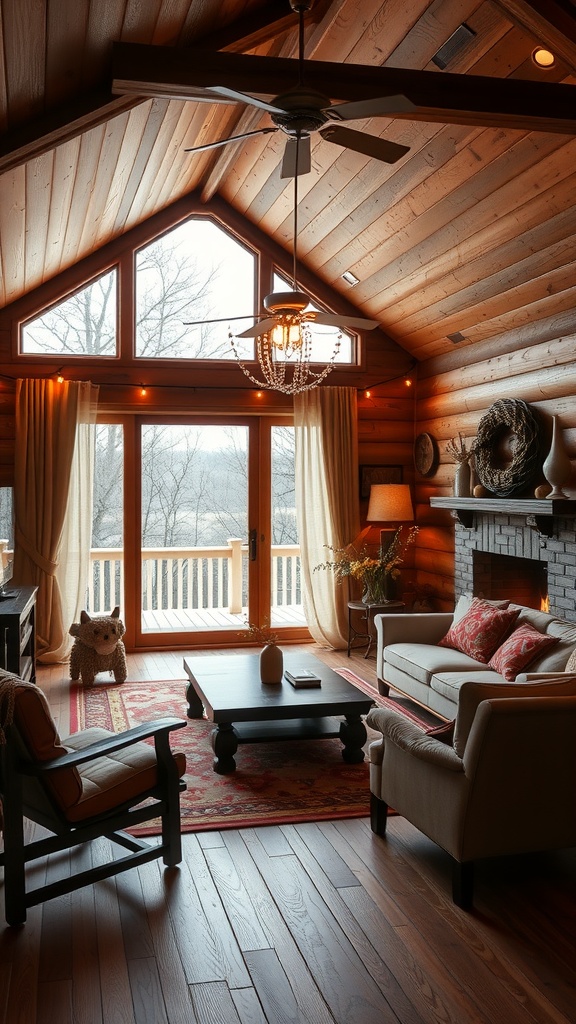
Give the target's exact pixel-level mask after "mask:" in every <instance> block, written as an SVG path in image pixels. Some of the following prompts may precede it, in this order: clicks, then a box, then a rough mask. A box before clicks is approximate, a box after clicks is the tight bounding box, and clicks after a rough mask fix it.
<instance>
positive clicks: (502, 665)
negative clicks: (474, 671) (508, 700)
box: [490, 622, 559, 682]
mask: <svg viewBox="0 0 576 1024" xmlns="http://www.w3.org/2000/svg"><path fill="white" fill-rule="evenodd" d="M558 642H559V637H556V636H547V635H546V634H544V633H539V632H538V630H537V629H534V626H531V625H529V623H527V622H524V623H523V624H522V625H521V626H518V629H515V630H514V632H513V633H511V634H510V636H509V637H508V639H507V640H505V641H504V643H503V644H502V645H501V646H500V647H499V648H498V650H497V651H495V652H494V654H493V655H492V657H491V659H490V668H493V669H494V671H495V672H499V673H500V675H502V676H504V679H507V680H508V681H509V682H512V680H514V679H516V676H517V675H518V673H519V672H521V671H522V669H523V668H526V666H527V665H529V664H530V662H531V661H533V660H534V658H535V657H536V656H537V655H538V654H541V653H542V651H544V650H546V648H547V647H552V646H553V644H557V643H558Z"/></svg>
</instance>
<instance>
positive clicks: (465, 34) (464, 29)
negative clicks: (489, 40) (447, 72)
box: [432, 25, 476, 70]
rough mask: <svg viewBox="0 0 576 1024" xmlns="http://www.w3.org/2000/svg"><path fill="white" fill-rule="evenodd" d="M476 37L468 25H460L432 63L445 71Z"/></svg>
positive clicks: (436, 54)
mask: <svg viewBox="0 0 576 1024" xmlns="http://www.w3.org/2000/svg"><path fill="white" fill-rule="evenodd" d="M475 35H476V33H475V32H473V31H472V29H471V28H468V25H459V26H458V28H457V29H456V31H455V32H453V33H452V35H451V36H450V38H449V39H447V40H446V42H445V43H444V44H443V46H441V47H440V49H439V50H438V51H437V52H436V53H435V54H434V56H433V57H432V63H433V64H436V67H439V68H441V69H442V70H444V68H446V67H448V65H449V63H450V61H451V60H454V57H455V56H456V54H457V53H458V52H459V50H461V49H462V47H463V46H466V43H468V42H469V41H470V40H471V39H473V38H474V36H475Z"/></svg>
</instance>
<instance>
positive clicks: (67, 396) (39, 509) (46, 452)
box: [14, 380, 98, 662]
mask: <svg viewBox="0 0 576 1024" xmlns="http://www.w3.org/2000/svg"><path fill="white" fill-rule="evenodd" d="M97 401H98V388H97V387H96V386H95V385H93V384H91V383H90V382H86V381H64V383H62V384H59V383H58V382H56V381H53V380H19V381H17V385H16V472H15V485H14V504H15V513H16V514H15V519H16V531H15V549H14V582H15V583H18V584H19V585H21V586H37V587H38V597H37V606H36V636H37V657H38V659H39V661H43V662H57V661H63V660H64V659H65V658H66V657H67V655H68V654H69V652H70V648H71V646H72V638H71V637H70V636H69V634H68V629H69V627H70V625H71V623H72V622H74V621H75V620H77V619H78V617H79V615H80V611H81V609H82V607H83V602H84V599H85V594H86V586H87V581H88V570H89V564H90V541H91V531H92V488H93V474H94V443H95V422H96V406H97ZM61 555H63V557H61Z"/></svg>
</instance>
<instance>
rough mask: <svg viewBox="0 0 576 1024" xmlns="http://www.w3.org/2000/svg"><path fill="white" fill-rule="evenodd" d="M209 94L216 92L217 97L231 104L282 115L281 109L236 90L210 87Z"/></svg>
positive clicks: (217, 86)
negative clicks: (247, 105) (248, 105)
mask: <svg viewBox="0 0 576 1024" xmlns="http://www.w3.org/2000/svg"><path fill="white" fill-rule="evenodd" d="M210 92H216V93H218V95H219V96H225V97H226V98H227V99H229V100H231V101H232V103H249V104H250V106H252V107H260V110H267V111H268V112H269V113H270V114H282V113H284V111H283V110H282V108H281V107H275V106H274V104H272V103H267V102H266V100H259V99H258V98H257V97H256V96H249V95H248V93H246V92H238V91H237V90H236V89H229V88H228V87H227V86H225V85H211V86H210Z"/></svg>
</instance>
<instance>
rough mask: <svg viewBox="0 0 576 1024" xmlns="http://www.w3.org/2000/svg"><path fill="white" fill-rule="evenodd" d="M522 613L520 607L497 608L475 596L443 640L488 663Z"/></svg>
mask: <svg viewBox="0 0 576 1024" xmlns="http://www.w3.org/2000/svg"><path fill="white" fill-rule="evenodd" d="M519 614H520V609H519V608H507V609H500V608H495V607H494V605H492V604H489V602H488V601H483V600H482V598H480V597H475V598H474V600H473V601H472V604H471V605H470V609H469V611H467V612H466V614H465V615H463V616H462V618H461V619H459V620H458V622H455V623H454V624H453V625H452V626H451V627H450V629H449V630H448V632H447V634H446V636H445V637H443V639H442V640H440V641H439V643H440V646H441V647H453V648H455V649H456V650H457V651H462V654H467V655H468V656H469V657H470V658H474V659H475V660H476V661H481V662H482V663H483V664H484V665H486V664H488V660H489V658H491V657H492V655H493V654H494V651H495V650H496V649H497V648H498V647H499V646H500V644H501V643H502V641H503V639H504V637H505V636H506V635H507V634H508V632H509V631H510V629H511V628H512V626H513V625H514V623H515V621H516V619H517V618H518V616H519Z"/></svg>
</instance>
